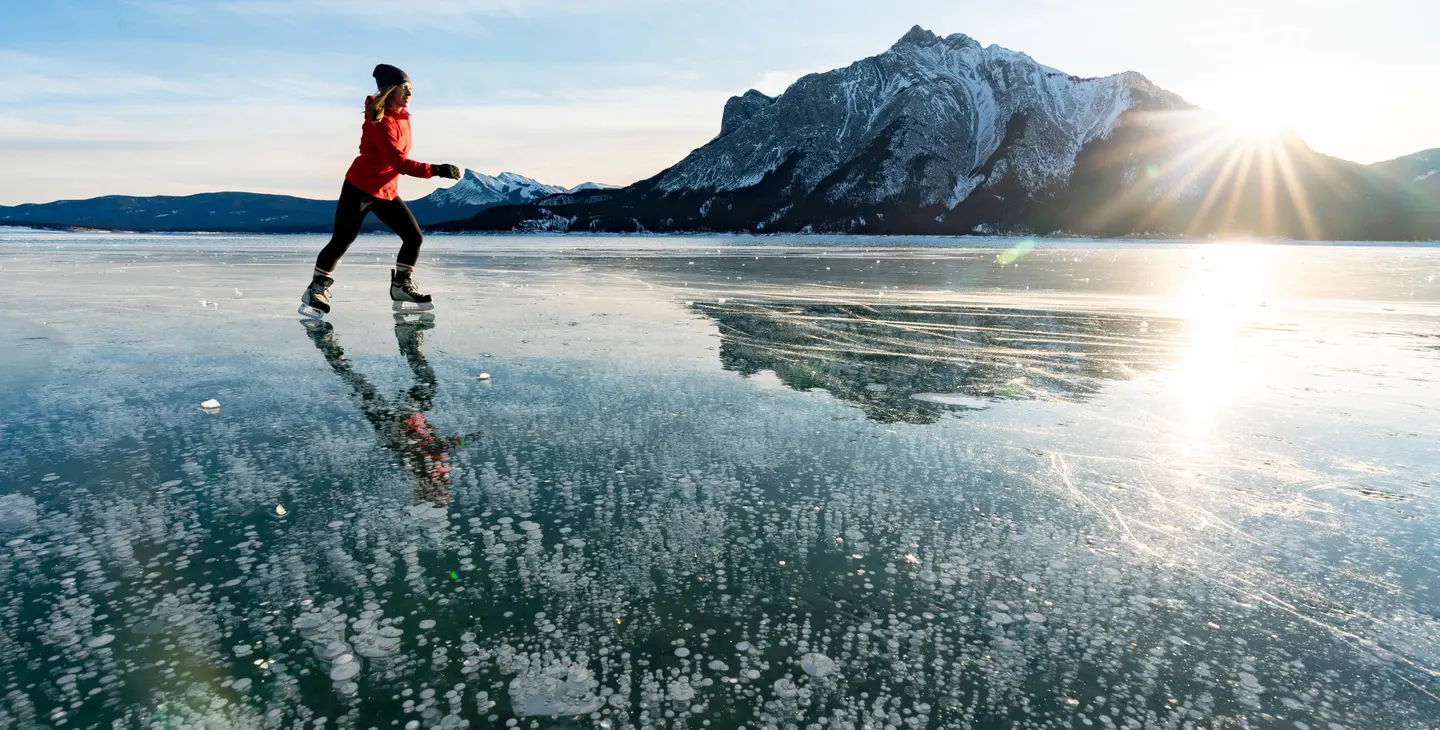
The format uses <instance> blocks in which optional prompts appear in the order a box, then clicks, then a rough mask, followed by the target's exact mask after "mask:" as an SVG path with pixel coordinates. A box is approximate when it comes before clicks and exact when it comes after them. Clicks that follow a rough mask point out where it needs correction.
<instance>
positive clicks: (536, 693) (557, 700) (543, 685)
mask: <svg viewBox="0 0 1440 730" xmlns="http://www.w3.org/2000/svg"><path fill="white" fill-rule="evenodd" d="M598 685H599V682H597V681H595V679H594V678H593V677H591V676H590V672H589V671H587V670H586V669H585V668H584V667H579V666H570V667H566V666H564V665H561V664H552V665H550V666H547V667H544V668H543V669H531V668H527V669H526V670H525V671H523V672H521V674H520V675H519V676H517V677H515V678H514V679H512V680H510V706H511V709H512V710H513V711H514V712H515V714H516V715H518V716H520V717H559V716H565V715H588V714H590V713H592V712H595V711H596V710H599V709H600V707H601V705H602V704H604V700H602V699H601V698H600V696H599V695H597V694H595V688H596V687H597V686H598Z"/></svg>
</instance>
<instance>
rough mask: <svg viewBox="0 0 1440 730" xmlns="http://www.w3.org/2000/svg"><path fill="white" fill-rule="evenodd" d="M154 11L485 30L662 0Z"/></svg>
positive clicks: (279, 2) (296, 1)
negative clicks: (500, 23) (497, 23)
mask: <svg viewBox="0 0 1440 730" xmlns="http://www.w3.org/2000/svg"><path fill="white" fill-rule="evenodd" d="M136 4H137V5H138V6H139V7H143V8H145V9H147V10H149V11H150V12H152V13H158V14H162V15H164V16H167V17H170V18H173V19H196V20H199V19H203V18H213V17H214V16H215V15H216V14H230V15H241V16H263V17H271V18H288V19H294V20H315V19H324V18H328V19H331V20H340V21H349V22H353V23H356V24H360V25H364V26H367V27H373V28H395V29H404V30H438V31H445V32H448V33H456V34H464V35H486V34H488V33H489V28H488V26H487V25H486V24H485V23H484V22H482V21H483V20H484V19H487V18H511V19H529V18H546V17H554V16H558V15H600V14H608V13H616V12H623V11H629V10H635V9H639V8H643V7H646V6H655V5H658V4H659V2H658V0H546V1H545V2H534V1H533V0H524V1H522V0H427V1H426V2H416V3H396V2H395V1H394V0H224V1H223V2H212V3H203V4H197V3H191V2H176V1H175V0H137V2H136Z"/></svg>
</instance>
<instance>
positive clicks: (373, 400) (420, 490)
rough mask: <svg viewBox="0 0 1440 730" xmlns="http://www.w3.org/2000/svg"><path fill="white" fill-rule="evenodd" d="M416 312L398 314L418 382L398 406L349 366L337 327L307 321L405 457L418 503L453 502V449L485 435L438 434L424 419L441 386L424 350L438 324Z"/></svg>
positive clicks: (383, 437) (369, 415) (401, 339)
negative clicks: (424, 342) (426, 335)
mask: <svg viewBox="0 0 1440 730" xmlns="http://www.w3.org/2000/svg"><path fill="white" fill-rule="evenodd" d="M414 316H415V315H409V316H407V315H400V314H397V315H395V341H396V343H397V344H399V346H400V354H401V355H404V356H405V361H406V362H408V363H410V372H412V373H413V374H414V375H415V385H414V386H412V387H411V388H410V389H409V390H406V391H403V392H402V393H400V394H399V396H398V397H397V398H396V399H395V402H394V404H392V403H391V402H390V401H388V400H386V398H385V397H384V396H383V395H381V394H380V391H378V390H376V389H375V386H374V385H372V384H371V383H370V381H369V380H367V379H366V378H365V376H364V375H361V374H360V373H359V372H357V371H356V370H355V369H354V368H352V367H351V366H350V361H348V360H346V359H345V351H344V350H343V349H341V347H340V343H339V341H338V340H337V339H336V337H335V328H334V326H333V325H331V324H330V323H329V322H325V321H323V320H304V321H303V322H302V323H303V324H304V325H305V329H306V331H307V332H309V334H310V339H311V341H313V342H314V343H315V347H317V348H319V350H320V352H321V354H323V355H324V356H325V361H326V362H328V363H330V367H331V368H332V369H334V371H335V374H336V375H339V376H340V379H341V380H343V381H345V382H346V383H347V384H349V386H350V387H351V389H353V390H354V391H355V395H357V396H359V397H360V408H361V410H362V411H364V413H365V420H367V421H369V422H370V425H372V426H374V427H375V433H376V434H377V435H378V436H379V437H380V441H381V443H382V444H383V445H384V446H385V448H387V449H390V450H392V451H394V452H396V453H398V454H399V455H400V460H401V461H402V462H404V464H405V470H406V471H407V472H409V473H410V477H411V479H412V480H413V481H414V482H415V496H416V499H417V501H420V500H423V501H426V502H431V503H433V504H440V505H443V504H449V502H450V450H451V449H453V448H455V447H457V446H461V445H462V444H464V443H465V441H466V440H467V439H471V438H478V437H479V435H480V434H479V433H474V434H467V435H465V436H449V437H444V436H438V435H436V433H435V429H434V428H433V427H432V426H431V425H430V424H429V423H428V422H427V421H426V420H425V411H428V410H430V408H431V405H432V403H433V401H434V398H435V391H436V387H437V386H436V379H435V371H434V370H433V369H431V367H430V363H428V362H426V361H425V355H424V354H423V353H421V352H420V342H421V335H422V334H423V333H424V331H425V330H428V329H431V328H433V327H434V326H435V323H434V321H433V320H430V319H425V320H422V321H412V320H411V319H410V318H411V317H414ZM425 316H426V317H428V315H425Z"/></svg>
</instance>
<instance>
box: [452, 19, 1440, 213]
mask: <svg viewBox="0 0 1440 730" xmlns="http://www.w3.org/2000/svg"><path fill="white" fill-rule="evenodd" d="M1426 154H1428V153H1426ZM1414 158H1415V159H1410V158H1401V161H1396V162H1395V164H1392V165H1389V166H1388V167H1387V166H1386V165H1387V164H1388V163H1385V164H1382V165H1380V166H1369V167H1367V166H1365V165H1359V164H1356V163H1352V162H1347V161H1345V160H1340V159H1336V158H1333V157H1328V156H1325V155H1322V154H1319V153H1317V152H1315V151H1314V150H1312V149H1310V147H1309V146H1307V145H1306V144H1305V143H1304V142H1303V141H1302V140H1301V139H1300V138H1299V137H1297V136H1295V135H1294V134H1293V133H1286V134H1281V135H1275V136H1259V135H1250V134H1247V133H1246V132H1244V131H1242V130H1239V129H1238V128H1237V127H1235V126H1234V125H1233V124H1230V123H1229V122H1228V121H1227V120H1225V119H1223V118H1221V117H1219V116H1218V115H1215V114H1213V113H1208V112H1205V111H1203V110H1201V109H1198V108H1196V107H1195V106H1193V105H1191V104H1189V103H1188V102H1186V101H1185V100H1184V99H1182V98H1181V97H1180V96H1178V95H1176V94H1174V93H1172V92H1170V91H1167V90H1165V89H1162V88H1160V87H1159V86H1156V85H1155V84H1154V83H1152V82H1151V81H1149V80H1148V79H1146V78H1145V77H1144V76H1142V75H1140V74H1138V73H1135V72H1125V73H1120V74H1116V75H1113V76H1105V77H1100V78H1082V77H1078V76H1073V75H1070V74H1067V73H1064V72H1062V71H1059V70H1056V69H1054V68H1050V67H1048V66H1044V65H1042V64H1040V63H1037V62H1036V61H1035V60H1034V59H1032V58H1030V57H1029V56H1027V55H1025V54H1023V53H1019V52H1016V51H1012V50H1008V49H1005V48H1001V47H999V46H994V45H992V46H982V45H980V44H979V43H978V42H976V41H975V40H974V39H971V38H969V37H968V36H965V35H963V34H955V35H951V36H947V37H938V36H936V35H935V34H933V33H931V32H930V31H927V30H925V29H923V28H920V27H918V26H917V27H915V28H913V29H912V30H911V31H910V32H909V33H907V34H905V36H904V37H902V38H900V39H899V40H898V41H897V42H896V43H895V44H894V45H893V46H891V47H890V48H889V49H888V50H886V51H885V52H883V53H881V54H879V55H877V56H873V57H871V58H866V59H863V60H860V61H857V62H855V63H854V64H851V65H850V66H847V67H845V68H840V69H835V70H833V71H827V72H825V73H817V74H810V75H808V76H805V77H803V78H801V79H799V80H798V81H796V82H795V83H794V84H792V85H791V86H790V88H788V89H786V90H785V92H784V93H783V94H780V95H779V96H776V97H771V96H767V95H765V94H762V93H760V92H759V91H755V90H751V91H749V92H747V93H745V94H744V95H742V96H737V97H733V98H731V99H730V101H729V102H728V103H727V104H726V105H725V109H724V113H723V115H722V119H721V126H720V134H719V135H717V136H716V137H715V138H714V139H712V140H711V141H710V142H708V143H707V144H705V145H704V146H702V147H700V148H698V149H696V150H694V151H693V152H691V153H690V154H689V155H688V156H686V157H685V158H684V159H682V160H680V161H679V162H677V163H676V164H675V165H674V166H672V167H670V168H669V169H666V170H663V171H661V172H659V173H658V174H656V175H655V176H654V177H652V178H649V179H647V180H642V181H640V182H638V183H635V184H633V185H631V186H629V187H626V188H623V189H619V190H609V191H584V192H581V193H578V194H571V193H566V194H558V195H552V196H550V197H547V198H542V199H540V200H538V201H535V202H533V203H527V204H522V205H504V206H495V207H491V208H487V209H486V210H483V211H481V212H480V213H478V214H477V215H475V216H474V217H472V218H470V219H468V220H464V221H458V222H453V223H447V224H445V225H443V226H441V228H442V229H447V230H482V231H494V230H501V231H505V230H516V231H536V230H562V231H610V232H625V231H725V232H752V233H756V232H763V233H770V232H802V233H803V232H816V233H821V232H826V233H831V232H833V233H866V234H940V235H945V234H951V235H953V234H966V233H1013V234H1048V233H1074V234H1086V235H1097V236H1107V237H1115V236H1128V235H1147V234H1148V235H1157V236H1193V237H1206V236H1245V235H1249V236H1262V237H1286V238H1293V239H1322V240H1345V239H1364V240H1396V239H1402V240H1403V239H1415V238H1425V239H1435V238H1440V212H1437V209H1440V205H1437V204H1440V195H1437V194H1431V191H1430V190H1428V189H1427V188H1426V187H1425V186H1423V185H1416V184H1415V183H1416V182H1417V179H1419V180H1418V181H1420V182H1423V181H1426V180H1431V181H1435V183H1434V184H1440V173H1436V172H1431V170H1433V169H1435V168H1440V164H1432V163H1431V161H1422V159H1421V156H1418V155H1417V156H1414ZM1424 159H1425V160H1431V159H1432V158H1424ZM1422 168H1423V169H1422ZM1426 175H1429V177H1425V176H1426Z"/></svg>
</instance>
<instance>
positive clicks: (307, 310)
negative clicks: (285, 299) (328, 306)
mask: <svg viewBox="0 0 1440 730" xmlns="http://www.w3.org/2000/svg"><path fill="white" fill-rule="evenodd" d="M295 311H296V312H297V313H299V315H300V316H301V317H304V318H306V319H317V320H318V319H325V313H324V312H322V311H320V310H318V309H316V308H314V307H312V306H310V305H309V304H301V305H300V308H299V309H297V310H295Z"/></svg>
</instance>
